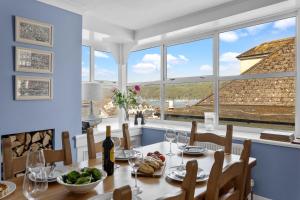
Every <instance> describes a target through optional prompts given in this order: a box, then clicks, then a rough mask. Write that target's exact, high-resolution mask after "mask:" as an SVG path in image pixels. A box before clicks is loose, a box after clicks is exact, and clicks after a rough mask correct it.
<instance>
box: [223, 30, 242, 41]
mask: <svg viewBox="0 0 300 200" xmlns="http://www.w3.org/2000/svg"><path fill="white" fill-rule="evenodd" d="M220 39H221V40H222V41H224V42H235V41H237V40H238V39H239V36H238V34H237V33H236V32H235V31H229V32H225V33H221V34H220Z"/></svg>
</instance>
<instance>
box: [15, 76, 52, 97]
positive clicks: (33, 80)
mask: <svg viewBox="0 0 300 200" xmlns="http://www.w3.org/2000/svg"><path fill="white" fill-rule="evenodd" d="M52 85H53V81H52V78H49V77H32V76H15V100H51V99H52V98H53V91H52V90H53V86H52Z"/></svg>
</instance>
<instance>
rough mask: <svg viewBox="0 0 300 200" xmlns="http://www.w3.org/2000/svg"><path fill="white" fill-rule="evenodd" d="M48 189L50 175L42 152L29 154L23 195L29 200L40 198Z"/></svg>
mask: <svg viewBox="0 0 300 200" xmlns="http://www.w3.org/2000/svg"><path fill="white" fill-rule="evenodd" d="M47 189H48V175H47V170H46V167H45V157H44V152H43V151H42V150H39V151H35V152H33V151H30V152H29V153H28V154H27V160H26V171H25V175H24V180H23V194H24V196H25V197H26V198H27V199H29V200H34V199H38V197H39V196H40V195H41V194H42V193H43V192H45V191H46V190H47Z"/></svg>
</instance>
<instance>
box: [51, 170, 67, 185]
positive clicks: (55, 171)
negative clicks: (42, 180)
mask: <svg viewBox="0 0 300 200" xmlns="http://www.w3.org/2000/svg"><path fill="white" fill-rule="evenodd" d="M50 169H51V166H48V167H47V169H46V170H47V172H48V173H49V171H50ZM66 171H67V169H66V168H65V167H58V166H57V167H55V168H54V169H53V173H52V176H51V177H48V182H55V181H56V178H57V177H59V176H61V175H62V174H65V173H66Z"/></svg>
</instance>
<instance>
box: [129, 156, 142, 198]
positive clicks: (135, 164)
mask: <svg viewBox="0 0 300 200" xmlns="http://www.w3.org/2000/svg"><path fill="white" fill-rule="evenodd" d="M142 162H143V155H142V153H141V152H139V151H136V150H130V152H129V155H128V163H129V165H130V166H131V168H132V171H133V172H134V179H135V185H134V193H135V194H140V193H142V190H141V188H140V187H138V185H137V171H138V169H139V166H140V165H141V163H142Z"/></svg>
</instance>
